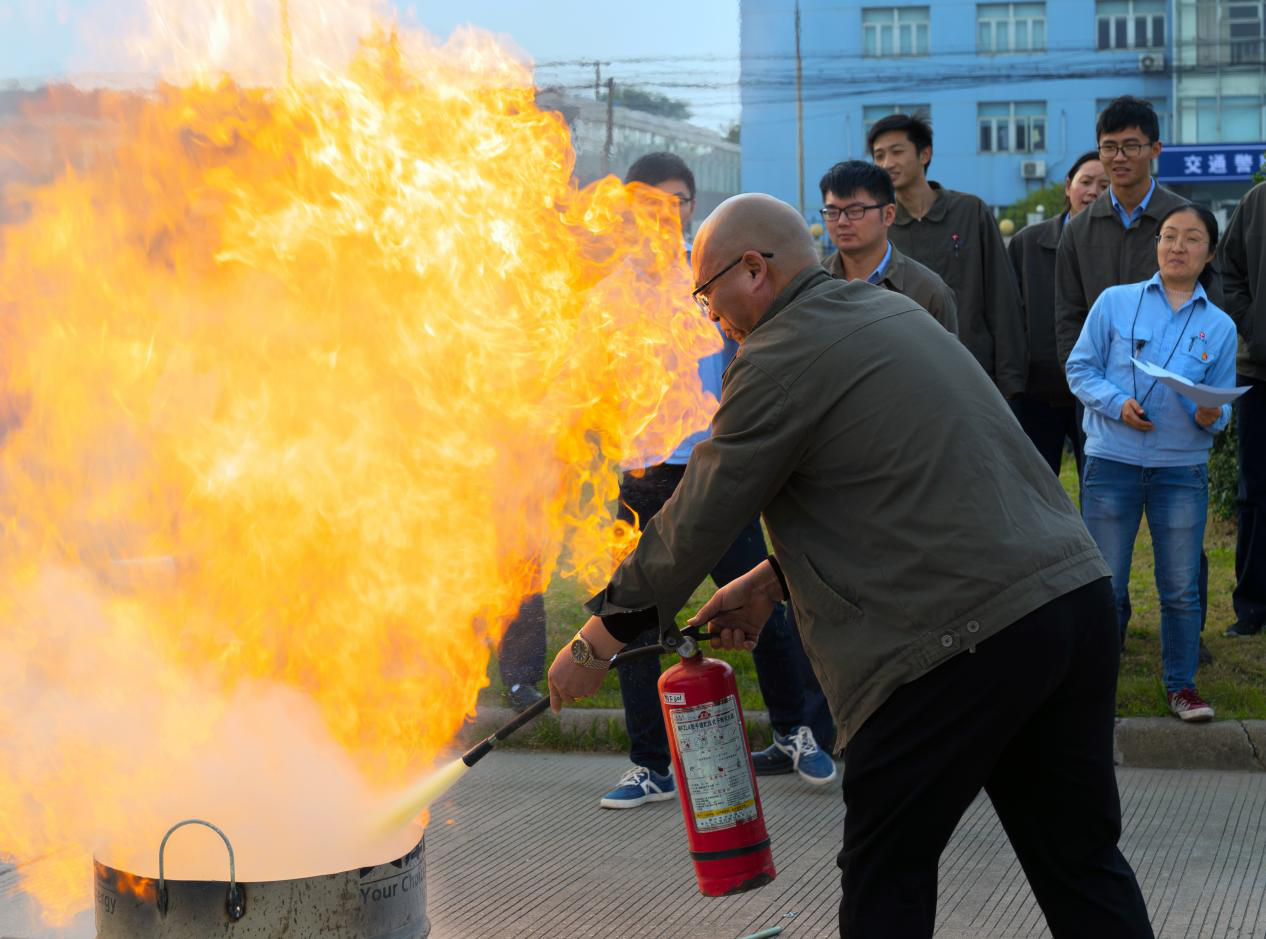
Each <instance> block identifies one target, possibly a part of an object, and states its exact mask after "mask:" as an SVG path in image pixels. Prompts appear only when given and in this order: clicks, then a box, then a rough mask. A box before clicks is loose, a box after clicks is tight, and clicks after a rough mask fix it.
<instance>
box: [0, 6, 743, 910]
mask: <svg viewBox="0 0 1266 939" xmlns="http://www.w3.org/2000/svg"><path fill="white" fill-rule="evenodd" d="M151 6H152V7H153V13H154V22H155V23H156V24H157V28H156V30H155V32H154V34H153V35H152V36H149V37H147V39H146V42H145V43H143V44H142V45H143V46H144V48H146V49H147V51H148V52H149V53H150V54H151V55H152V54H154V53H155V52H164V51H165V52H166V53H168V55H167V60H168V61H167V64H168V65H174V66H176V67H178V69H179V70H180V71H179V74H178V76H177V77H178V78H179V80H178V81H171V80H169V81H167V82H166V83H164V84H161V85H160V86H158V87H157V88H156V89H154V90H151V91H149V92H147V93H145V94H144V95H143V96H128V95H122V96H115V97H113V98H105V99H103V100H104V101H105V102H106V103H105V105H104V106H105V107H107V108H109V109H111V113H110V115H109V116H110V117H111V118H112V120H114V121H115V122H117V124H118V125H119V126H120V127H121V131H122V132H121V133H120V134H118V139H119V140H120V143H119V144H118V146H117V148H115V149H113V150H112V151H111V152H109V153H108V154H106V155H105V156H104V157H98V159H97V160H96V161H95V163H94V164H93V165H92V166H91V167H90V168H88V169H82V170H79V171H76V170H67V171H66V172H65V173H64V174H62V175H61V176H60V177H59V178H58V179H56V180H55V181H54V182H53V183H51V184H48V185H45V186H42V187H38V188H35V189H33V190H32V191H30V192H27V193H24V194H23V197H24V200H25V201H26V202H27V203H28V204H29V217H28V218H27V219H26V220H25V221H24V222H22V223H21V224H20V225H18V226H15V227H11V228H10V229H8V230H5V231H4V232H3V244H2V247H0V308H2V312H3V321H2V322H3V329H4V334H3V337H0V361H2V363H3V370H4V375H3V381H4V391H5V394H6V395H7V397H8V399H9V403H10V405H11V407H12V408H13V409H14V410H15V411H16V413H17V415H18V418H17V423H16V426H14V427H13V428H12V429H11V430H10V431H9V433H8V436H7V438H6V439H5V440H4V444H3V451H2V452H0V474H2V478H0V500H2V502H3V504H2V506H0V511H2V512H3V518H4V523H5V524H4V528H3V532H2V541H0V621H2V623H3V628H2V629H0V852H4V853H6V854H8V855H11V856H15V857H18V858H30V857H36V856H44V855H48V854H50V852H52V853H55V858H54V860H52V861H49V862H46V863H43V864H41V865H38V867H39V870H40V872H41V873H40V874H39V876H38V877H37V878H35V879H34V880H32V881H29V882H28V884H27V887H28V889H29V890H31V891H32V892H33V893H35V894H36V896H37V897H38V899H39V900H40V902H41V904H42V905H43V908H44V909H45V910H46V912H47V914H48V916H49V917H50V918H52V919H58V918H64V917H66V916H67V915H69V914H71V913H73V912H74V911H75V910H77V909H80V908H82V907H84V906H85V905H86V904H87V903H88V902H89V901H90V897H89V884H90V879H91V876H90V875H91V865H90V863H89V860H88V856H89V854H90V853H91V852H92V851H94V850H95V851H99V852H102V853H103V854H104V856H105V857H106V858H107V859H117V860H119V861H123V862H126V864H125V866H130V869H133V870H143V871H147V872H151V873H152V868H153V851H154V848H155V846H156V845H157V842H158V839H159V838H160V837H161V835H162V832H163V831H164V830H165V829H166V828H167V826H168V825H170V824H171V823H173V822H175V821H178V820H179V819H180V818H183V817H187V816H188V815H199V814H200V815H203V816H206V817H212V819H213V820H217V821H220V822H221V823H222V824H224V825H225V826H226V827H233V826H236V836H237V837H238V838H249V837H250V835H251V832H252V831H266V832H267V835H268V838H267V839H265V840H266V841H267V842H268V843H270V844H273V845H274V846H276V845H281V846H290V847H291V851H290V854H285V852H284V851H283V852H282V853H283V854H285V857H284V858H282V859H278V860H276V861H275V862H270V863H275V865H277V866H278V867H285V868H286V869H285V870H281V869H275V868H269V869H268V870H267V871H263V870H260V869H258V868H257V869H256V870H252V869H251V852H250V851H249V850H245V849H242V848H241V847H240V846H239V858H240V861H239V863H240V864H242V865H243V867H244V868H245V869H244V870H243V871H242V872H241V876H243V877H245V878H246V879H251V878H252V876H254V877H260V876H298V875H299V874H301V873H306V872H307V871H300V870H296V869H293V868H294V867H296V866H297V867H302V866H303V865H304V864H306V865H312V864H316V865H320V864H328V865H335V866H334V867H331V868H328V869H341V868H346V867H350V866H354V865H355V864H358V863H361V860H362V859H361V858H347V857H345V856H343V857H341V858H335V857H326V856H320V857H319V858H318V857H317V856H316V855H314V854H312V853H311V852H317V854H319V849H320V847H321V846H322V845H327V846H328V845H336V846H337V845H342V844H345V843H346V842H347V840H348V839H351V838H353V837H354V831H352V829H353V828H354V827H355V825H354V822H358V821H360V820H361V818H362V817H361V816H360V815H358V814H357V811H356V810H355V809H354V808H353V807H352V806H351V803H353V802H354V803H357V804H358V805H359V804H360V803H361V802H363V801H364V795H365V793H367V792H372V791H373V790H374V789H376V788H379V787H382V786H384V785H388V784H390V783H391V782H393V781H397V780H399V779H400V778H401V776H402V774H404V773H405V772H406V771H408V772H416V771H417V770H418V769H420V768H425V767H426V766H428V765H430V764H432V763H433V761H434V760H435V759H436V756H437V754H438V753H439V751H440V750H441V749H442V748H443V747H444V745H445V744H446V743H447V742H448V741H449V740H450V739H451V738H452V736H453V735H454V733H455V731H456V730H457V728H458V727H459V726H460V724H461V722H462V719H463V716H464V715H465V714H467V713H468V712H469V711H471V710H472V709H473V707H474V703H475V696H476V693H477V691H478V690H479V688H480V687H481V686H482V685H484V684H485V683H486V678H485V674H486V668H487V663H488V657H489V648H490V644H491V643H493V642H495V640H496V638H497V637H498V635H499V634H500V632H501V631H502V630H503V628H504V626H505V624H506V623H507V621H508V620H509V618H511V617H512V616H513V614H514V613H515V611H516V609H517V607H518V605H519V602H520V600H521V598H522V597H524V596H525V595H527V594H528V593H530V592H531V591H533V590H535V589H538V588H539V587H540V586H541V583H542V580H543V579H544V580H548V579H549V578H550V577H551V576H553V575H555V574H559V573H562V574H565V575H567V576H571V577H575V578H577V579H578V580H579V581H580V582H581V583H583V584H585V585H586V586H587V587H593V586H596V585H598V584H599V583H600V582H601V581H602V580H603V579H604V578H605V576H606V575H607V574H608V573H609V571H610V569H611V565H612V557H613V551H618V550H620V549H621V548H627V545H628V541H629V539H630V538H631V535H630V533H629V532H628V531H627V529H621V528H619V527H618V526H616V525H614V524H613V521H612V510H613V506H612V503H613V500H614V498H615V494H616V467H617V466H618V465H619V464H621V463H622V462H625V461H629V460H633V461H637V460H643V461H644V460H646V459H654V458H656V457H662V455H663V454H665V453H666V452H668V451H669V450H670V449H671V448H672V446H673V445H674V444H675V443H676V441H677V440H679V439H681V438H682V437H683V436H685V435H686V434H688V433H690V432H692V431H694V430H696V429H698V428H700V427H702V426H704V425H705V424H706V422H707V419H708V417H709V415H710V413H711V410H712V409H713V408H714V407H715V401H714V400H713V399H712V398H711V397H710V396H709V395H707V394H705V393H704V392H703V391H702V390H701V389H700V388H699V386H698V382H697V380H685V381H683V380H680V379H679V378H678V376H692V375H693V374H694V361H695V360H696V359H697V358H698V357H699V356H700V355H704V354H707V353H709V352H712V351H715V349H716V348H717V347H718V338H717V335H716V333H715V331H714V330H713V328H712V327H711V326H710V325H709V324H708V323H707V322H706V321H705V320H704V319H703V318H702V317H701V316H699V314H698V313H697V311H696V310H695V309H694V307H693V305H692V304H691V302H690V299H689V286H690V280H689V272H688V270H687V269H686V267H685V264H684V260H683V256H682V244H681V235H680V231H679V230H678V227H677V222H676V213H675V208H674V207H673V206H672V205H671V204H669V202H668V200H667V199H661V198H657V197H656V195H655V194H654V193H651V192H646V191H642V192H631V191H629V190H626V189H625V188H624V187H623V186H621V185H620V184H619V183H618V182H617V181H616V180H614V179H608V180H604V181H601V182H599V183H597V184H595V185H593V186H591V187H589V188H587V189H585V190H578V189H577V188H576V187H575V186H574V184H573V183H572V182H571V181H570V174H571V169H572V165H573V153H572V150H571V147H570V143H569V140H568V135H567V131H566V127H565V125H564V124H563V123H562V121H561V120H560V119H559V118H558V117H557V116H555V115H552V114H549V113H544V112H542V111H540V110H538V109H537V107H536V106H535V104H534V92H533V88H532V81H531V74H530V71H529V70H528V69H527V68H526V67H525V66H524V65H522V64H521V63H520V62H518V61H517V60H516V59H514V58H513V57H512V56H510V55H509V54H508V53H507V52H505V51H503V50H502V49H501V48H499V47H498V46H497V45H496V44H495V43H494V41H493V40H491V39H490V38H488V37H486V36H483V35H480V34H477V33H475V32H473V31H465V32H460V33H458V34H455V35H454V37H453V38H451V39H450V40H449V41H448V42H447V43H446V44H444V45H442V46H441V45H437V44H435V43H434V42H433V41H432V40H430V39H429V38H428V37H427V36H425V35H424V34H421V33H419V32H412V31H408V30H402V29H400V28H399V27H396V26H393V25H392V24H390V23H388V22H386V21H384V20H381V19H375V14H374V9H373V7H372V6H371V5H369V4H367V3H359V2H353V0H342V2H339V3H334V2H327V3H324V4H321V5H320V8H319V9H318V7H317V4H316V3H315V0H314V2H311V3H298V2H296V0H290V2H289V3H285V2H283V3H282V4H281V6H280V8H279V7H278V5H277V4H275V3H262V2H261V3H252V2H241V0H239V2H236V3H226V2H225V0H215V2H214V3H212V2H210V0H198V2H194V0H180V2H179V3H176V2H174V0H173V2H171V3H168V4H162V5H158V4H156V3H152V4H151ZM279 13H280V14H282V15H280V16H279ZM201 17H205V19H203V20H200V18H201ZM349 22H354V23H355V24H357V28H358V29H360V31H359V32H357V33H355V34H354V36H353V37H352V38H354V39H355V40H357V42H356V44H355V50H354V51H353V52H352V53H351V55H350V56H348V57H344V58H343V59H339V58H338V56H337V55H336V54H335V53H332V52H330V50H331V49H337V48H339V47H341V46H346V45H347V44H348V33H347V30H346V26H347V24H348V23H349ZM291 24H294V25H291ZM155 37H158V39H159V40H166V42H167V45H164V44H163V42H161V41H156V40H155ZM327 40H328V42H327ZM197 43H202V47H200V48H199V47H197ZM244 50H250V54H247V52H245V51H244ZM169 74H171V75H176V74H177V73H169ZM111 102H113V104H111ZM331 740H332V741H334V742H336V744H337V746H334V745H332V744H330V743H329V741H331ZM314 814H315V815H316V816H319V818H320V820H321V821H320V824H319V825H316V824H314V818H313V815H314ZM226 819H227V820H226ZM344 828H345V829H347V831H343V830H342V829H344ZM305 829H307V831H306V834H305ZM313 830H315V832H314V831H313ZM335 830H337V831H335ZM332 832H334V833H332ZM340 834H341V835H345V836H346V838H343V839H342V840H341V839H340V837H339V835H340ZM180 837H181V838H185V837H186V836H185V835H184V834H182V835H181V836H180ZM188 837H189V838H191V839H192V838H194V837H195V836H194V835H189V836H188ZM207 844H208V845H209V848H208V851H209V853H211V854H213V855H215V857H216V858H219V856H220V855H219V853H218V851H217V849H216V847H215V844H216V843H215V841H214V839H213V840H211V841H209V842H207ZM327 853H328V852H327ZM293 856H300V857H303V859H304V861H303V864H298V862H294V861H293V860H288V858H292V857H293ZM340 860H342V861H343V863H342V864H341V867H340V866H339V865H338V863H337V862H338V861H340ZM372 860H373V861H375V862H376V861H381V860H383V858H381V857H379V858H374V859H372ZM220 863H221V862H220V861H219V860H215V862H214V866H215V867H216V868H217V869H218V866H219V865H220ZM287 865H292V866H291V867H287ZM316 872H318V871H311V873H316ZM176 873H177V875H178V876H179V875H180V874H181V871H179V870H177V871H176ZM188 875H189V874H188V873H186V876H188Z"/></svg>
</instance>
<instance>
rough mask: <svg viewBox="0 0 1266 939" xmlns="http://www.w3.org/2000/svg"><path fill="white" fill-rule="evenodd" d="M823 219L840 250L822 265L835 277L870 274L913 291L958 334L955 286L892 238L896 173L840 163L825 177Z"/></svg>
mask: <svg viewBox="0 0 1266 939" xmlns="http://www.w3.org/2000/svg"><path fill="white" fill-rule="evenodd" d="M818 188H819V189H821V190H822V209H821V212H822V222H823V224H824V225H825V226H826V232H827V234H828V235H829V236H830V238H831V243H832V244H834V245H835V248H836V251H835V253H834V254H832V255H831V256H830V257H828V258H827V259H826V261H824V262H823V264H822V266H823V267H824V268H826V272H827V273H828V274H830V275H831V276H832V277H840V278H843V279H844V280H864V281H866V282H868V283H871V284H876V285H878V286H880V287H886V288H888V289H889V290H895V291H896V292H897V293H899V294H904V295H905V296H907V297H909V298H910V299H911V300H913V301H914V302H915V303H917V304H918V305H919V306H921V307H923V309H925V310H927V311H928V312H929V313H931V314H932V318H933V319H935V320H936V321H937V322H938V323H940V324H941V325H942V326H944V327H945V328H946V329H947V330H949V331H950V332H951V333H953V334H954V335H955V336H957V335H958V305H957V303H955V301H954V291H952V290H950V289H949V287H948V286H946V284H945V281H943V280H941V278H940V277H939V276H937V274H936V272H934V271H931V270H929V269H928V268H926V267H924V266H923V265H922V264H920V263H919V262H918V261H916V260H914V258H908V257H906V256H905V255H904V254H902V253H901V252H900V251H898V250H897V248H896V246H895V245H893V243H892V242H891V241H889V240H888V232H889V230H890V229H891V228H892V222H893V219H895V218H896V215H897V195H896V192H895V191H894V190H893V188H892V178H891V177H890V176H889V175H888V174H887V173H885V172H884V171H883V170H882V169H880V168H879V167H878V166H875V164H873V163H866V162H865V161H863V160H848V161H846V162H844V163H836V164H835V165H834V166H832V167H831V168H830V169H829V170H827V171H826V175H825V176H823V177H822V181H821V182H820V183H818Z"/></svg>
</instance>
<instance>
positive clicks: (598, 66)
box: [593, 59, 602, 101]
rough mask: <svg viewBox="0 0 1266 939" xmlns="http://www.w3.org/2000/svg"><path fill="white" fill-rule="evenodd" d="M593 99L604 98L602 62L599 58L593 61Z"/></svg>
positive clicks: (599, 99)
mask: <svg viewBox="0 0 1266 939" xmlns="http://www.w3.org/2000/svg"><path fill="white" fill-rule="evenodd" d="M593 100H594V101H601V100H602V63H601V62H599V61H598V60H597V59H594V62H593Z"/></svg>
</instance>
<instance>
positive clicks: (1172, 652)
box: [1067, 204, 1236, 721]
mask: <svg viewBox="0 0 1266 939" xmlns="http://www.w3.org/2000/svg"><path fill="white" fill-rule="evenodd" d="M1158 231H1159V234H1158V235H1157V239H1156V252H1157V261H1158V262H1159V267H1160V270H1159V271H1158V272H1157V273H1156V274H1155V275H1154V276H1153V277H1152V278H1151V279H1150V280H1147V281H1144V282H1142V283H1138V284H1124V285H1121V286H1118V287H1110V288H1108V289H1107V290H1105V291H1104V292H1103V293H1102V294H1100V296H1099V299H1098V300H1096V301H1095V304H1094V306H1093V307H1092V308H1091V310H1090V314H1089V316H1088V317H1087V319H1086V323H1085V326H1084V327H1083V328H1082V331H1081V335H1080V337H1079V338H1078V340H1077V344H1076V345H1075V346H1074V347H1073V351H1072V354H1071V355H1070V356H1069V357H1068V364H1067V374H1068V385H1069V387H1070V388H1071V389H1072V392H1073V394H1075V395H1076V396H1077V397H1078V399H1080V400H1081V402H1082V403H1083V404H1084V405H1085V412H1086V416H1085V425H1084V426H1085V431H1086V468H1085V473H1084V475H1083V478H1082V487H1081V508H1082V517H1083V518H1084V519H1085V522H1086V527H1087V528H1088V529H1089V530H1090V534H1091V535H1092V536H1093V537H1094V539H1095V541H1096V542H1097V543H1098V545H1099V550H1100V551H1102V552H1103V556H1104V558H1105V559H1106V560H1107V562H1108V566H1109V567H1110V568H1111V569H1112V589H1113V592H1114V593H1115V595H1116V603H1117V614H1118V626H1119V628H1120V631H1121V641H1122V643H1124V641H1125V626H1126V622H1127V620H1128V616H1129V614H1128V610H1129V582H1130V561H1131V559H1132V558H1133V555H1134V540H1135V537H1136V536H1137V534H1138V529H1139V522H1140V520H1141V518H1142V515H1143V513H1144V512H1146V513H1147V524H1148V528H1149V529H1150V530H1151V533H1152V549H1153V553H1154V556H1155V563H1156V588H1157V591H1158V592H1159V594H1160V603H1161V666H1162V671H1163V672H1164V682H1165V691H1166V695H1167V698H1168V701H1169V708H1170V710H1171V711H1173V713H1174V714H1175V715H1176V716H1177V717H1179V718H1181V719H1182V720H1184V721H1207V720H1211V719H1212V718H1213V708H1212V707H1210V706H1209V704H1208V703H1207V702H1206V701H1205V700H1204V699H1203V698H1201V697H1200V694H1199V692H1198V691H1197V690H1196V682H1195V676H1196V668H1197V665H1198V656H1199V645H1200V620H1201V617H1200V584H1199V581H1200V553H1201V550H1202V548H1203V545H1204V529H1205V521H1206V517H1207V514H1208V507H1209V476H1208V463H1209V448H1210V447H1211V446H1212V444H1213V435H1214V434H1216V433H1217V432H1218V431H1220V430H1222V429H1223V428H1224V427H1226V425H1227V423H1228V422H1229V421H1230V419H1231V406H1230V405H1229V404H1227V405H1223V406H1221V407H1217V408H1208V407H1198V406H1197V405H1196V404H1195V403H1194V402H1193V401H1191V400H1190V399H1189V398H1187V397H1185V396H1183V395H1180V394H1178V393H1177V392H1175V391H1173V390H1171V389H1170V388H1168V387H1167V386H1165V385H1163V384H1161V383H1160V382H1159V381H1157V380H1156V379H1153V378H1152V377H1150V376H1149V375H1147V373H1145V372H1143V371H1141V370H1139V369H1138V367H1137V366H1135V365H1134V363H1133V360H1134V359H1137V360H1138V361H1140V362H1145V363H1148V364H1152V365H1159V366H1161V367H1162V368H1165V369H1168V370H1169V371H1171V372H1176V373H1177V374H1179V375H1181V376H1182V377H1184V378H1187V379H1190V380H1191V381H1193V382H1197V383H1201V384H1206V385H1212V386H1214V387H1218V388H1230V387H1232V386H1233V385H1234V383H1235V344H1236V340H1235V324H1234V323H1233V322H1232V321H1231V318H1230V317H1229V316H1227V315H1226V314H1225V313H1224V312H1223V311H1222V310H1220V309H1218V307H1217V306H1215V305H1214V304H1213V303H1212V302H1210V300H1209V297H1208V294H1207V293H1206V291H1205V285H1206V283H1207V282H1208V280H1209V278H1210V277H1211V276H1212V272H1211V268H1210V261H1211V259H1212V258H1213V253H1214V249H1215V248H1216V247H1217V243H1218V223H1217V220H1216V219H1215V218H1214V217H1213V214H1212V213H1211V212H1209V211H1208V210H1207V209H1205V208H1203V207H1200V206H1195V205H1190V204H1188V205H1180V206H1176V207H1174V208H1173V209H1171V210H1170V211H1169V212H1168V213H1167V214H1166V215H1165V216H1164V218H1162V219H1161V223H1160V226H1159V229H1158Z"/></svg>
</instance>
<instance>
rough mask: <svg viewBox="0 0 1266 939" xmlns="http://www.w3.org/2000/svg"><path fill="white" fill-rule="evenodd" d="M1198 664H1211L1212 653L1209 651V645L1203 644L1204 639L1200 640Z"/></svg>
mask: <svg viewBox="0 0 1266 939" xmlns="http://www.w3.org/2000/svg"><path fill="white" fill-rule="evenodd" d="M1200 664H1201V665H1212V664H1213V653H1212V652H1210V651H1209V647H1208V646H1206V645H1205V644H1204V640H1203V639H1201V640H1200Z"/></svg>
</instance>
